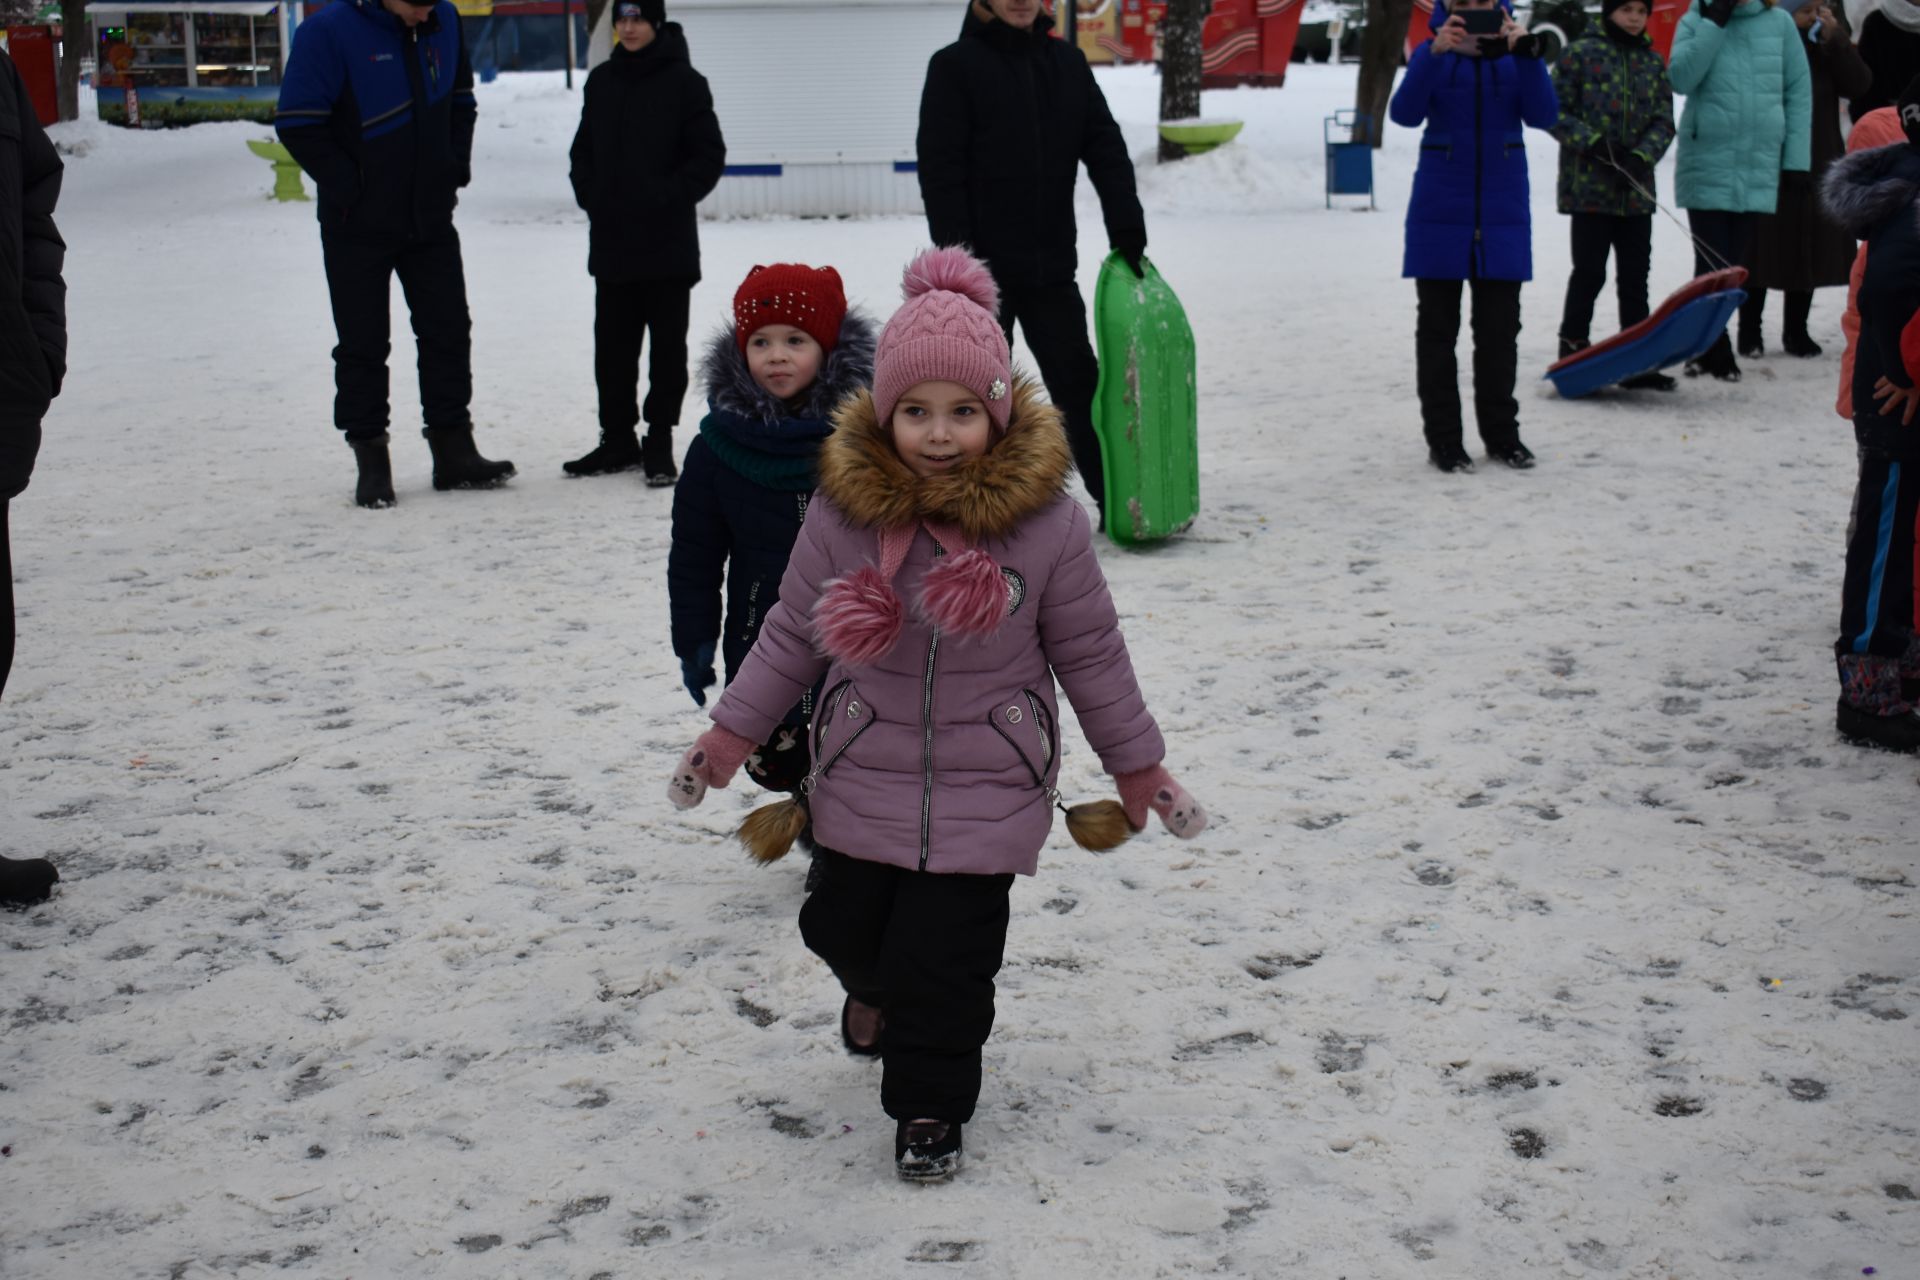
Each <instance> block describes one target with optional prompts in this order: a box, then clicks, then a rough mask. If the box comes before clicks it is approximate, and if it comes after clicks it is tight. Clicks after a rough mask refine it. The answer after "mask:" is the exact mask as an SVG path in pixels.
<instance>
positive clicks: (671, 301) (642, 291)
mask: <svg viewBox="0 0 1920 1280" xmlns="http://www.w3.org/2000/svg"><path fill="white" fill-rule="evenodd" d="M692 298H693V285H692V284H691V283H690V282H688V281H684V280H642V281H608V280H600V281H596V282H595V283H594V290H593V380H594V382H595V384H596V385H597V386H598V387H599V389H600V430H601V431H603V432H607V433H610V434H614V435H624V434H626V433H627V432H629V431H632V430H633V429H634V428H635V426H637V425H638V424H639V422H640V421H641V419H642V418H643V417H644V418H645V420H646V423H647V426H648V428H649V433H650V434H651V432H652V431H654V430H658V431H665V432H671V430H672V429H673V428H674V427H676V426H678V425H679V423H680V404H681V402H682V401H683V400H685V399H686V398H687V386H688V381H689V375H688V373H687V324H688V322H689V319H690V317H691V307H692ZM649 337H651V339H652V343H653V345H652V349H651V351H650V352H649V353H648V356H647V403H646V406H645V408H644V410H643V409H642V407H641V404H640V399H639V395H640V347H641V344H642V342H643V341H645V340H646V339H647V338H649Z"/></svg>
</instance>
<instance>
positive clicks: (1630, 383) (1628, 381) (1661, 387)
mask: <svg viewBox="0 0 1920 1280" xmlns="http://www.w3.org/2000/svg"><path fill="white" fill-rule="evenodd" d="M1620 385H1621V386H1623V387H1625V388H1626V389H1627V390H1629V391H1678V390H1679V389H1680V384H1679V383H1678V382H1676V381H1674V379H1673V378H1671V377H1670V376H1668V375H1667V374H1664V373H1662V372H1660V371H1659V370H1658V369H1655V370H1652V371H1651V372H1649V373H1636V374H1634V375H1633V376H1632V377H1631V378H1622V379H1621V380H1620Z"/></svg>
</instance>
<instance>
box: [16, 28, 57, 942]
mask: <svg viewBox="0 0 1920 1280" xmlns="http://www.w3.org/2000/svg"><path fill="white" fill-rule="evenodd" d="M60 170H61V164H60V157H59V155H58V153H56V152H55V151H54V149H53V144H52V143H51V142H49V141H48V140H47V134H46V131H45V130H44V129H42V128H41V127H40V121H39V118H38V117H36V116H35V115H34V113H33V103H32V101H31V100H29V99H28V97H27V86H26V83H25V81H23V80H21V78H20V72H19V69H18V68H16V67H15V66H14V65H13V60H12V59H10V58H9V57H7V55H6V54H5V53H4V52H0V689H4V688H5V687H6V683H7V673H8V672H9V671H11V670H12V669H13V549H12V545H11V543H10V540H9V537H8V531H7V519H8V508H9V506H10V504H11V500H12V499H13V498H14V497H16V496H17V495H18V494H19V493H20V491H21V490H22V489H25V488H26V487H27V480H28V478H29V477H30V476H32V475H33V460H34V458H35V456H36V455H38V453H39V452H40V419H41V418H43V417H45V416H46V412H47V406H48V404H49V403H51V402H52V400H53V398H54V397H55V396H57V395H59V394H60V381H61V379H62V378H63V377H64V376H65V375H66V372H67V286H66V282H65V281H64V280H62V279H61V277H60V269H61V267H62V265H63V264H64V263H65V261H66V255H67V246H66V242H65V241H63V240H61V238H60V231H59V228H57V227H55V226H54V225H53V206H54V203H55V202H56V201H58V200H59V198H60ZM59 878H60V873H59V872H58V871H55V870H54V868H53V864H52V863H51V862H48V861H47V860H46V859H44V858H0V902H5V903H10V904H20V903H27V902H39V901H42V900H44V899H45V898H46V897H47V895H48V894H49V893H50V892H51V891H52V886H53V882H54V881H56V880H58V879H59Z"/></svg>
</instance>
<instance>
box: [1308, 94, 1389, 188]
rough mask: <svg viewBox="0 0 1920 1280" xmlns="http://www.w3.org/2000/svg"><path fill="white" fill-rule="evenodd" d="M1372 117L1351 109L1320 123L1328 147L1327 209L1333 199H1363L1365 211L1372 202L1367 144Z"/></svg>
mask: <svg viewBox="0 0 1920 1280" xmlns="http://www.w3.org/2000/svg"><path fill="white" fill-rule="evenodd" d="M1371 123H1372V117H1370V116H1364V115H1361V114H1360V112H1359V111H1357V110H1355V109H1353V108H1351V107H1342V108H1341V109H1340V110H1338V111H1335V112H1334V113H1333V114H1332V115H1330V116H1328V117H1327V118H1326V120H1325V121H1324V122H1323V123H1322V129H1321V132H1322V136H1323V137H1324V138H1325V140H1326V144H1327V208H1329V209H1331V208H1333V198H1334V197H1335V196H1365V197H1366V198H1367V208H1369V209H1373V208H1377V207H1378V206H1377V205H1375V204H1374V202H1373V144H1372V143H1370V142H1368V141H1367V131H1368V128H1369V127H1370V125H1371Z"/></svg>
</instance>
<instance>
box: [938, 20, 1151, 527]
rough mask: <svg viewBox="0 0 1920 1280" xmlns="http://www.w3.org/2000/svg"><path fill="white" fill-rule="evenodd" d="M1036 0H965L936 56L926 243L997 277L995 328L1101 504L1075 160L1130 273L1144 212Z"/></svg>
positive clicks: (1084, 84)
mask: <svg viewBox="0 0 1920 1280" xmlns="http://www.w3.org/2000/svg"><path fill="white" fill-rule="evenodd" d="M1052 29H1053V19H1051V18H1049V17H1048V16H1047V15H1046V14H1044V13H1042V12H1041V11H1040V3H1039V0H970V2H969V4H968V8H967V16H966V19H965V20H964V22H963V23H962V24H961V27H960V39H958V40H956V41H955V42H954V43H952V44H950V45H948V46H947V47H946V48H944V49H942V50H940V51H939V52H938V53H936V54H934V55H933V60H932V61H931V62H930V63H928V64H927V82H926V86H925V88H923V89H922V90H921V95H920V135H919V139H918V142H917V145H916V150H917V152H918V158H919V169H920V196H921V199H922V200H923V201H924V202H925V204H926V207H927V228H928V230H929V231H930V232H931V233H932V236H933V242H934V243H935V244H936V245H964V246H967V247H969V248H971V249H972V250H973V252H974V253H975V254H976V255H977V256H978V257H979V258H981V259H982V260H983V261H984V262H985V263H986V264H987V266H988V268H989V269H990V270H992V272H993V279H994V283H996V284H998V285H999V286H1000V324H1001V326H1002V327H1003V328H1004V329H1005V330H1006V331H1007V341H1008V342H1009V343H1011V342H1012V341H1013V326H1014V323H1015V322H1016V321H1018V322H1019V325H1020V330H1021V332H1022V333H1024V334H1025V335H1026V338H1027V345H1028V346H1029V347H1031V348H1032V349H1033V358H1034V360H1035V361H1036V362H1037V363H1038V364H1039V365H1040V377H1041V379H1042V380H1043V381H1044V382H1045V383H1046V384H1047V394H1048V396H1049V397H1050V398H1051V399H1052V400H1053V402H1054V403H1055V404H1056V405H1058V406H1060V412H1061V413H1062V414H1063V415H1064V416H1065V417H1066V421H1067V440H1068V442H1069V443H1070V444H1071V445H1072V446H1073V462H1074V465H1075V467H1077V468H1078V469H1079V471H1080V478H1081V480H1083V481H1084V482H1085V483H1086V486H1087V490H1088V492H1089V493H1091V494H1092V495H1093V498H1094V501H1095V502H1097V503H1099V504H1100V508H1101V511H1102V514H1103V517H1104V513H1105V510H1106V498H1107V491H1106V481H1105V477H1104V475H1103V469H1102V466H1101V461H1100V442H1099V439H1098V437H1096V436H1095V435H1094V431H1093V395H1094V391H1095V390H1096V388H1097V385H1098V383H1099V378H1100V367H1099V365H1098V364H1097V363H1096V362H1095V360H1094V355H1093V347H1092V346H1091V344H1089V343H1088V341H1087V308H1086V303H1085V302H1084V301H1083V300H1082V298H1081V297H1080V287H1079V285H1077V284H1076V283H1075V282H1074V272H1075V270H1076V268H1077V267H1078V265H1079V251H1078V249H1077V247H1076V241H1077V239H1078V233H1077V231H1076V229H1075V227H1074V220H1073V188H1074V183H1075V182H1076V181H1077V180H1078V178H1079V174H1080V165H1081V163H1082V162H1084V163H1085V164H1086V166H1087V176H1088V177H1090V178H1092V179H1093V188H1094V190H1095V191H1097V192H1098V193H1099V195H1100V210H1101V213H1102V215H1103V216H1104V217H1105V219H1106V224H1107V243H1108V244H1109V245H1110V246H1112V247H1113V249H1115V250H1116V251H1117V252H1119V253H1120V254H1121V255H1122V256H1123V257H1124V258H1125V259H1126V260H1127V264H1128V265H1129V266H1130V267H1132V268H1133V273H1134V274H1135V275H1140V274H1141V267H1140V257H1141V255H1142V254H1144V253H1145V252H1146V249H1147V219H1146V215H1145V214H1144V213H1143V212H1142V211H1141V209H1140V197H1139V195H1138V194H1137V193H1136V191H1135V189H1134V180H1133V161H1132V159H1131V158H1129V157H1128V155H1127V144H1126V142H1125V140H1124V139H1123V138H1122V137H1121V136H1120V126H1119V125H1117V124H1115V123H1114V120H1113V113H1112V112H1111V111H1109V110H1108V109H1107V100H1106V98H1105V96H1104V95H1102V94H1101V92H1100V86H1099V85H1097V84H1095V83H1094V79H1093V72H1092V70H1091V69H1090V68H1089V67H1088V66H1087V59H1086V56H1085V55H1084V54H1082V53H1081V52H1080V51H1079V50H1078V49H1076V48H1074V47H1073V46H1072V45H1070V44H1068V43H1066V42H1065V41H1063V40H1056V39H1054V38H1053V37H1052V36H1051V35H1050V34H1049V32H1051V31H1052Z"/></svg>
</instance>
